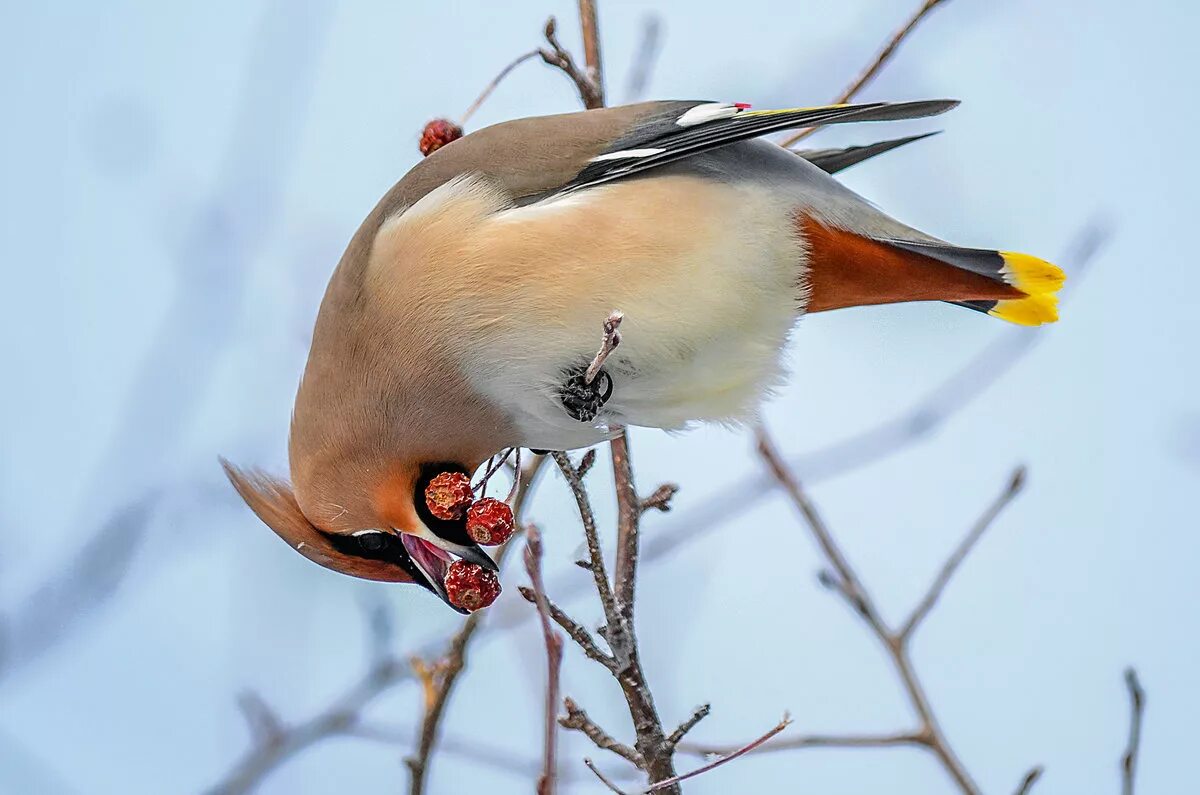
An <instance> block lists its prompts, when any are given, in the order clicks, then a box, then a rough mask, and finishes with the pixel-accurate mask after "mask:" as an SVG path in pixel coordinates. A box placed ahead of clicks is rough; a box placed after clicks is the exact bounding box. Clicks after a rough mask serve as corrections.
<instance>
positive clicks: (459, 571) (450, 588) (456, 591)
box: [443, 560, 500, 612]
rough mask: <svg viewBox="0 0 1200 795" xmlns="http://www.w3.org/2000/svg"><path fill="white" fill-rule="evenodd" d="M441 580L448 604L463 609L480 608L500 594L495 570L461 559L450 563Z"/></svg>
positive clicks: (473, 609) (472, 609)
mask: <svg viewBox="0 0 1200 795" xmlns="http://www.w3.org/2000/svg"><path fill="white" fill-rule="evenodd" d="M443 582H444V583H445V585H446V596H447V598H449V600H450V604H452V605H454V606H455V607H461V608H462V609H463V610H470V611H472V612H474V611H475V610H479V609H482V608H484V607H487V606H488V605H490V604H491V603H492V602H494V601H496V597H498V596H500V581H499V580H498V579H496V574H495V572H491V571H488V570H487V569H485V568H483V567H482V566H476V565H475V564H474V563H467V562H465V561H462V560H456V561H454V562H453V563H451V564H450V567H449V568H448V569H446V579H445V580H444V581H443Z"/></svg>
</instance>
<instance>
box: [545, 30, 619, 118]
mask: <svg viewBox="0 0 1200 795" xmlns="http://www.w3.org/2000/svg"><path fill="white" fill-rule="evenodd" d="M543 35H544V36H545V37H546V43H547V44H549V45H550V49H548V50H538V54H539V55H541V56H542V60H543V61H545V62H546V63H548V64H550V65H551V66H553V67H555V68H557V69H558V70H560V71H561V72H562V73H563V74H565V75H566V76H567V77H568V78H570V80H571V82H572V83H574V84H575V90H576V91H578V92H579V99H580V100H581V101H582V102H583V106H584V107H585V108H587V109H589V110H591V109H594V108H602V107H604V97H603V95H602V94H601V92H600V88H599V87H598V86H597V85H596V84H595V83H594V82H593V81H592V78H591V77H590V76H589V75H588V73H587V72H585V71H583V70H582V69H580V68H579V67H578V66H577V65H576V64H575V59H574V58H572V57H571V53H570V52H568V51H567V50H566V49H565V48H564V47H563V46H562V44H561V43H559V41H558V22H557V21H556V20H555V19H554V17H550V18H549V19H548V20H546V27H545V28H544V29H543Z"/></svg>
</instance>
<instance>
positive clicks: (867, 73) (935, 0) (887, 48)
mask: <svg viewBox="0 0 1200 795" xmlns="http://www.w3.org/2000/svg"><path fill="white" fill-rule="evenodd" d="M944 2H946V0H924V2H922V3H921V7H920V8H918V9H917V10H916V12H915V13H914V14H913V15H912V16H911V17H909V20H908V21H907V22H906V23H904V26H903V27H901V28H900V29H899V30H897V31H896V32H895V33H894V34H892V37H891V38H890V39H888V41H887V43H886V44H884V45H883V49H882V50H880V51H879V54H878V55H876V56H875V59H874V60H873V61H871V63H870V64H868V65H867V68H866V69H865V70H863V72H862V74H860V75H859V76H858V77H857V78H856V79H855V80H854V82H852V83H851V84H850V85H848V86H846V89H845V90H844V91H842V93H840V94H838V95H837V97H836V98H835V99H834V100H833V102H832V103H831V104H834V105H842V104H844V103H846V102H849V101H850V100H852V99H854V97H855V96H857V95H858V92H859V91H862V90H863V88H865V87H866V85H867V83H870V82H871V81H872V80H873V79H874V78H875V76H876V75H877V74H879V71H880V70H881V69H883V67H884V66H885V65H886V64H887V62H888V61H889V60H891V58H892V56H893V55H895V54H896V50H897V49H898V48H899V47H900V45H901V44H902V43H903V42H904V40H905V39H907V38H908V37H909V35H910V34H912V32H913V31H914V30H916V29H917V26H918V25H920V24H921V21H922V20H923V19H925V17H926V16H928V15H929V12H931V11H933V9H935V8H937V7H938V6H939V5H941V4H942V3H944ZM815 129H816V128H813V127H809V128H808V129H805V130H800V131H798V132H796V133H795V134H793V135H792V136H791V137H790V138H787V139H786V140H784V141H783V142H782V143H781V144H780V146H784V147H788V146H793V145H795V144H797V143H799V142H800V141H802V140H804V139H805V138H807V137H808V136H810V135H812V134H813V131H814V130H815Z"/></svg>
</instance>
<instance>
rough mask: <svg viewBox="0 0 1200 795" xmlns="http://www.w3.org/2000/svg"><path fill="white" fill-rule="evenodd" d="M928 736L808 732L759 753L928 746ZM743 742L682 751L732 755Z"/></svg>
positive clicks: (692, 746)
mask: <svg viewBox="0 0 1200 795" xmlns="http://www.w3.org/2000/svg"><path fill="white" fill-rule="evenodd" d="M924 745H925V737H923V736H922V735H920V734H916V733H914V732H901V733H899V734H845V735H837V734H808V735H804V736H802V737H786V738H780V739H778V740H776V741H775V742H772V743H764V744H763V745H762V746H761V747H759V748H758V749H756V752H757V753H771V752H775V751H796V750H800V749H803V748H893V747H897V746H901V747H903V746H924ZM741 747H742V746H740V745H705V744H701V743H680V744H679V750H680V751H682V752H684V753H688V754H693V755H695V756H714V755H715V756H728V755H729V754H732V753H734V752H735V751H737V750H738V748H741Z"/></svg>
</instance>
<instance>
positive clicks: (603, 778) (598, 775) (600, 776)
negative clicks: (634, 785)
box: [583, 757, 626, 795]
mask: <svg viewBox="0 0 1200 795" xmlns="http://www.w3.org/2000/svg"><path fill="white" fill-rule="evenodd" d="M583 763H584V764H585V765H587V769H588V770H590V771H592V772H593V773H595V774H596V778H598V779H600V783H601V784H603V785H604V786H606V787H608V790H609V792H615V793H616V794H617V795H626V792H625V790H623V789H621V788H620V787H618V786H617V785H616V784H614V783H612V781H611V780H610V779H609V778H608V777H607V776H605V775H604V774H603V773H601V772H600V769H599V768H597V767H596V765H595V763H594V762H592V760H590V759H588V758H587V757H584V759H583Z"/></svg>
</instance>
